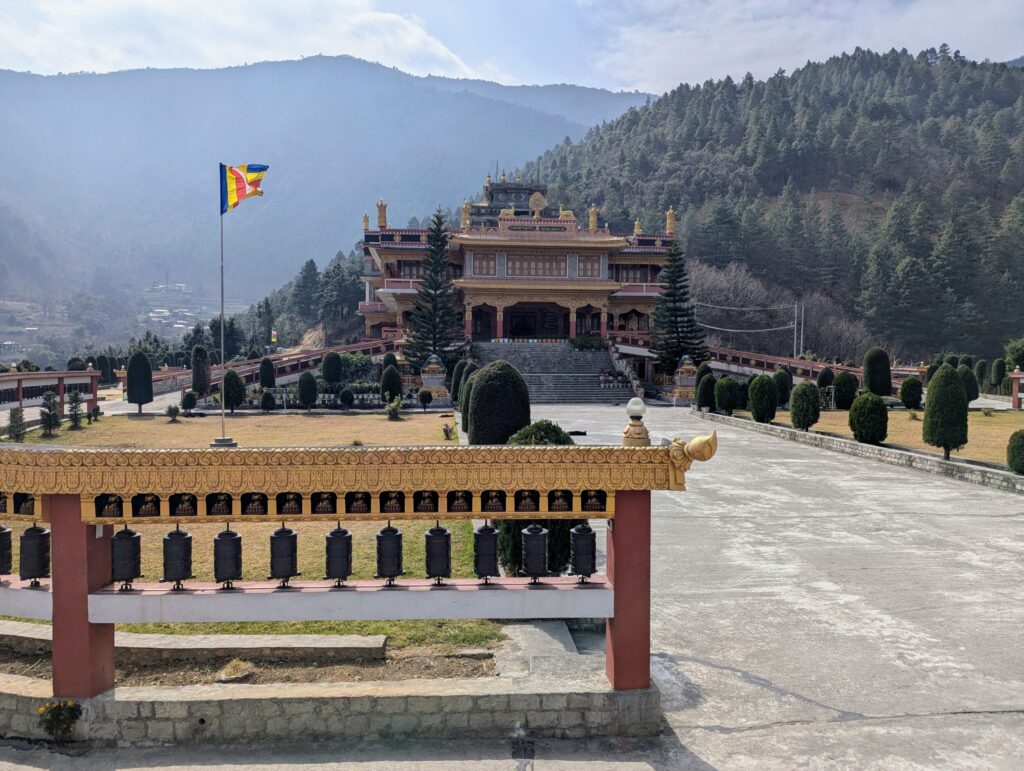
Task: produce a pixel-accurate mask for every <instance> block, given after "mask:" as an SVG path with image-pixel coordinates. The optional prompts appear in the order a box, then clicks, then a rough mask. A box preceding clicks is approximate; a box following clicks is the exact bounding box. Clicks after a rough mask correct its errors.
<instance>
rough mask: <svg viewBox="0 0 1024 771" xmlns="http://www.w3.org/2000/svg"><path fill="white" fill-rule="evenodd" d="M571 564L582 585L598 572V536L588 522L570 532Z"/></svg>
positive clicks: (573, 572)
mask: <svg viewBox="0 0 1024 771" xmlns="http://www.w3.org/2000/svg"><path fill="white" fill-rule="evenodd" d="M569 564H570V566H571V568H572V574H573V575H575V576H579V577H580V582H581V583H582V582H585V581H586V580H587V579H588V578H590V577H591V576H592V575H594V573H596V572H597V534H596V533H595V532H594V531H593V530H591V528H590V525H589V524H587V523H586V522H581V523H580V524H578V525H576V527H574V528H573V529H572V530H570V531H569Z"/></svg>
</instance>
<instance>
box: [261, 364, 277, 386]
mask: <svg viewBox="0 0 1024 771" xmlns="http://www.w3.org/2000/svg"><path fill="white" fill-rule="evenodd" d="M275 385H277V375H276V374H275V373H274V362H273V361H271V359H270V357H269V356H264V357H263V358H262V359H260V388H273V387H274V386H275Z"/></svg>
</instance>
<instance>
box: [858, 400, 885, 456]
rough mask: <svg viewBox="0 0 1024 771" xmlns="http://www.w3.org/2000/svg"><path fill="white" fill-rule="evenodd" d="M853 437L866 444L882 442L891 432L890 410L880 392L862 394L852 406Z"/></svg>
mask: <svg viewBox="0 0 1024 771" xmlns="http://www.w3.org/2000/svg"><path fill="white" fill-rule="evenodd" d="M849 422H850V430H851V431H853V438H854V439H856V440H857V441H858V442H862V443H864V444H881V443H882V442H884V441H885V437H886V436H887V435H888V434H889V410H888V409H887V408H886V406H885V402H884V401H882V397H881V396H879V395H878V394H873V393H866V394H861V395H860V396H858V397H857V398H856V399H854V400H853V405H852V406H851V407H850V418H849Z"/></svg>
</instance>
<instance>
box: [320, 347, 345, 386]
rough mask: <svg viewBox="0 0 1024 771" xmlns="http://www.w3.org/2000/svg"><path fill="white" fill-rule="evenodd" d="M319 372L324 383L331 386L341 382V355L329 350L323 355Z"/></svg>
mask: <svg viewBox="0 0 1024 771" xmlns="http://www.w3.org/2000/svg"><path fill="white" fill-rule="evenodd" d="M320 373H321V375H322V376H323V379H324V382H325V383H330V384H331V385H332V386H333V385H337V384H338V383H340V382H341V356H339V355H338V354H337V353H336V352H335V351H331V352H330V353H328V354H327V355H326V356H324V361H323V364H322V365H321V366H320Z"/></svg>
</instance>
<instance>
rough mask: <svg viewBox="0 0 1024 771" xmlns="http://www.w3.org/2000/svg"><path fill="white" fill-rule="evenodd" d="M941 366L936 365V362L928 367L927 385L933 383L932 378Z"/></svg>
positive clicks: (926, 373)
mask: <svg viewBox="0 0 1024 771" xmlns="http://www.w3.org/2000/svg"><path fill="white" fill-rule="evenodd" d="M941 366H942V365H941V364H935V363H934V362H932V363H931V364H929V365H928V369H926V370H925V372H924V384H925V385H928V384H929V383H930V382H932V377H934V375H935V373H936V372H938V371H939V367H941Z"/></svg>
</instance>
